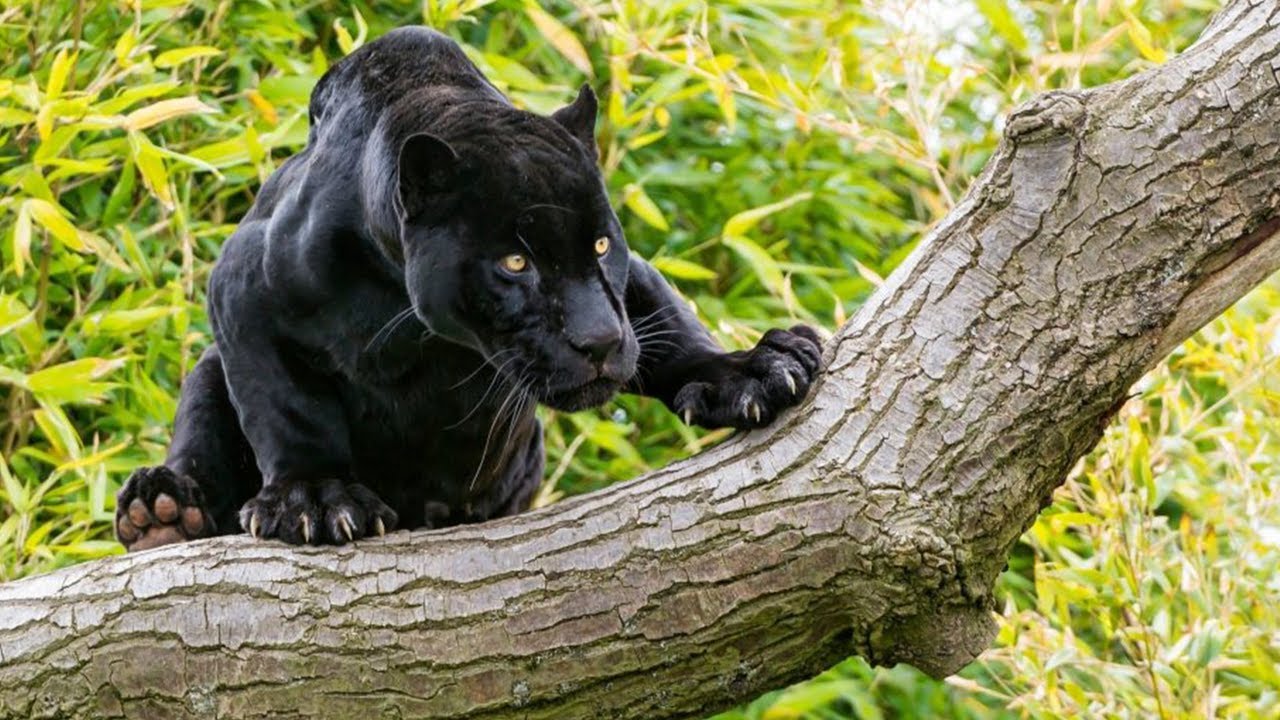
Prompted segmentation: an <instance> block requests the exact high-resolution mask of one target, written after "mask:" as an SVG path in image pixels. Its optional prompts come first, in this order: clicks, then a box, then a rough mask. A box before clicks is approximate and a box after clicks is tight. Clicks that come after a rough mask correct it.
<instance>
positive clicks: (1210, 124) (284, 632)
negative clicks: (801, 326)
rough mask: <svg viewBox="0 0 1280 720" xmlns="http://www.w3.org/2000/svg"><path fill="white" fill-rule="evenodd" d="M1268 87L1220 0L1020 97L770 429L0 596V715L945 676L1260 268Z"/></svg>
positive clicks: (461, 712)
mask: <svg viewBox="0 0 1280 720" xmlns="http://www.w3.org/2000/svg"><path fill="white" fill-rule="evenodd" d="M1278 77H1280V9H1278V8H1277V4H1276V3H1275V2H1273V1H1271V0H1268V1H1265V2H1263V1H1261V0H1254V1H1253V2H1249V1H1248V0H1238V1H1237V2H1234V3H1233V4H1231V5H1230V6H1229V7H1228V8H1227V9H1225V10H1224V11H1223V12H1222V13H1221V15H1220V17H1219V18H1218V19H1217V20H1216V21H1215V23H1214V24H1213V25H1212V26H1211V27H1210V29H1209V30H1208V31H1206V33H1205V35H1204V37H1202V38H1201V40H1200V41H1199V42H1198V43H1197V44H1196V45H1195V46H1193V47H1192V48H1191V49H1190V50H1188V51H1187V52H1186V53H1184V54H1183V55H1181V56H1179V57H1178V58H1175V59H1174V60H1171V61H1170V62H1169V63H1167V64H1165V65H1164V66H1162V67H1159V68H1157V69H1154V70H1151V71H1149V72H1147V73H1144V74H1142V75H1139V76H1137V77H1135V78H1132V79H1130V80H1127V81H1124V82H1120V83H1116V84H1113V85H1108V86H1105V87H1102V88H1098V89H1095V90H1090V91H1083V92H1052V93H1048V94H1046V95H1043V96H1041V97H1039V98H1036V99H1035V100H1034V101H1032V102H1031V103H1029V104H1028V105H1027V106H1025V107H1023V108H1021V109H1019V110H1018V111H1016V112H1015V113H1013V115H1012V116H1011V117H1010V118H1009V122H1008V125H1007V132H1006V137H1005V139H1004V142H1003V143H1002V144H1001V146H1000V148H999V149H998V151H997V152H996V154H995V156H994V157H993V158H992V160H991V162H990V163H989V165H988V167H987V168H986V170H985V171H984V172H983V174H982V176H981V178H979V180H978V181H977V182H976V183H975V184H974V185H973V187H972V188H971V189H970V191H969V193H968V194H967V195H966V197H965V198H964V200H963V201H962V202H961V203H960V204H959V205H958V206H957V207H956V209H955V210H954V211H953V212H952V213H951V214H950V215H949V216H948V217H947V218H946V219H945V220H944V221H943V222H942V223H941V224H940V225H939V226H938V227H937V228H936V230H935V231H934V232H933V233H932V234H931V236H930V237H929V238H927V239H926V240H925V241H924V242H923V243H922V244H921V246H920V247H919V248H918V249H917V250H916V252H915V253H914V254H913V255H912V256H911V257H910V258H909V259H908V260H907V261H906V262H905V263H904V265H903V266H902V267H900V268H899V269H898V271H897V272H895V273H894V274H893V276H892V277H891V278H890V280H889V281H888V282H887V283H886V284H885V286H884V287H883V288H881V289H880V290H879V291H878V292H877V293H876V294H875V295H874V296H873V297H872V298H871V300H870V301H868V303H867V304H866V306H865V307H864V308H862V310H861V311H860V312H859V313H858V314H857V316H856V317H854V318H853V320H851V321H850V322H849V323H848V325H846V326H845V327H844V328H843V329H841V331H840V332H839V334H838V335H837V336H836V338H835V339H834V341H833V342H832V343H831V345H830V346H829V347H828V349H827V353H826V360H827V371H826V373H825V374H824V375H823V377H822V378H821V379H820V381H819V383H818V385H817V387H816V388H815V391H814V393H813V395H812V397H811V398H810V400H809V401H808V402H806V403H805V404H804V405H803V406H802V407H800V408H798V409H797V411H795V412H792V413H789V414H788V415H786V416H785V417H784V418H782V419H781V420H780V421H779V422H778V423H776V424H775V425H774V426H773V427H771V428H768V429H767V430H764V431H758V432H754V433H750V434H747V435H743V436H740V437H737V438H735V439H733V440H732V441H730V442H727V443H725V444H723V445H721V446H719V447H717V448H714V449H712V450H710V451H708V452H706V453H704V454H702V455H700V456H698V457H695V458H693V459H691V460H689V461H686V462H682V463H678V464H676V465H674V466H672V467H669V468H666V469H663V470H661V471H658V472H655V473H652V474H650V475H648V476H646V477H644V478H641V479H639V480H636V481H633V482H628V483H623V484H620V485H616V486H613V487H610V488H608V489H605V490H603V491H600V492H597V493H594V494H591V495H588V496H584V497H580V498H575V499H572V500H569V501H567V502H563V503H561V504H559V505H556V506H553V507H550V508H547V509H544V510H541V511H537V512H532V513H528V514H526V515H522V516H519V517H515V518H511V519H508V520H504V521H500V522H494V523H488V524H484V525H476V526H467V527H460V528H455V529H451V530H445V531H435V532H416V533H397V534H394V535H392V536H390V537H388V538H385V539H383V540H376V541H367V542H361V543H357V544H356V545H355V546H352V547H344V548H340V549H330V548H323V549H313V548H287V547H284V546H281V545H278V544H272V543H265V542H253V541H250V540H248V539H246V538H244V537H232V538H223V539H216V540H211V541H204V542H198V543H192V544H189V545H185V546H174V547H168V548H162V549H160V550H156V551H152V552H147V553H142V554H138V555H130V556H126V557H117V558H111V559H108V560H102V561H98V562H95V563H89V564H85V565H81V566H77V567H72V568H68V569H66V570H62V571H60V572H57V573H53V574H50V575H46V576H42V577H34V578H29V579H26V580H22V581H19V582H15V583H10V584H8V585H4V586H0V717H14V718H18V717H22V718H26V717H67V716H88V715H93V716H99V717H110V716H128V717H149V716H156V717H193V718H196V717H199V718H205V717H258V716H266V715H270V714H272V713H276V714H284V715H288V716H305V717H320V716H324V717H346V716H357V715H359V716H369V715H371V714H378V715H382V714H391V715H396V716H455V717H464V716H465V717H469V718H473V717H474V718H503V717H521V718H564V717H601V716H608V717H620V718H622V717H625V718H656V717H678V716H696V715H703V714H706V713H709V712H711V711H713V710H716V709H719V708H722V707H725V706H728V705H730V704H732V703H734V702H738V701H741V700H743V699H746V698H749V697H751V696H753V695H755V694H757V693H759V692H761V691H763V690H767V689H770V688H776V687H778V686H781V685H783V684H785V683H787V682H790V681H793V680H797V679H800V678H804V677H807V676H809V675H812V674H813V673H815V672H817V671H819V670H821V669H824V668H826V667H828V666H830V665H831V664H833V663H835V662H837V661H838V660H840V659H841V658H843V657H845V656H847V655H850V654H861V655H864V656H867V657H869V658H870V659H872V660H874V661H875V662H880V663H892V662H897V661H903V660H905V661H909V662H912V663H914V664H916V665H917V666H919V667H920V668H922V669H924V670H926V671H928V672H930V673H932V674H934V675H938V676H941V675H945V674H947V673H951V672H954V671H955V670H957V669H959V668H960V667H961V666H963V665H964V664H965V663H967V662H968V661H970V660H971V659H972V658H973V657H974V656H976V655H977V654H978V653H979V652H981V651H982V649H983V648H985V647H986V646H987V644H988V643H989V642H990V639H991V633H992V629H993V621H992V619H991V612H990V609H991V607H992V585H993V582H994V580H995V578H996V575H997V574H998V572H999V571H1000V569H1001V567H1002V566H1003V564H1004V560H1005V556H1006V553H1007V552H1008V550H1009V548H1010V546H1011V545H1012V543H1013V542H1014V541H1015V540H1016V539H1017V537H1018V536H1019V534H1020V533H1021V532H1022V531H1023V530H1024V529H1025V528H1026V527H1027V526H1028V525H1029V524H1030V523H1031V522H1032V521H1033V520H1034V518H1035V515H1036V513H1037V512H1038V511H1039V509H1040V508H1041V507H1043V505H1044V504H1045V503H1046V502H1047V501H1048V498H1049V496H1050V493H1051V492H1052V490H1053V488H1055V487H1056V486H1057V485H1059V484H1060V483H1061V482H1062V480H1063V478H1064V477H1065V475H1066V473H1067V472H1068V471H1069V469H1070V468H1071V466H1072V465H1073V464H1074V463H1075V462H1076V460H1077V459H1078V458H1079V457H1080V456H1081V455H1083V454H1084V453H1085V452H1087V451H1088V450H1089V449H1090V448H1091V447H1092V446H1093V445H1094V444H1095V443H1096V441H1097V439H1098V437H1099V435H1100V433H1101V431H1102V428H1103V426H1104V425H1105V424H1106V422H1107V420H1108V419H1109V418H1110V417H1111V415H1112V414H1113V413H1114V412H1115V411H1116V410H1117V409H1118V408H1119V406H1120V405H1121V404H1122V403H1123V402H1124V401H1125V399H1126V397H1127V393H1128V391H1129V387H1130V386H1131V384H1132V383H1133V382H1134V381H1135V380H1137V379H1138V377H1139V376H1140V375H1141V374H1142V373H1143V372H1145V371H1146V370H1148V369H1149V368H1151V367H1152V366H1153V365H1154V364H1155V363H1156V362H1158V361H1159V360H1160V359H1161V358H1162V357H1163V356H1164V355H1165V354H1166V353H1167V352H1168V351H1169V350H1170V349H1171V348H1173V347H1174V346H1175V345H1176V344H1177V343H1179V342H1180V341H1182V340H1183V339H1184V338H1186V337H1187V336H1188V335H1189V334H1190V333H1191V332H1193V331H1194V330H1195V329H1196V328H1197V327H1199V326H1201V325H1202V324H1204V323H1205V322H1207V321H1208V320H1210V319H1211V318H1212V317H1214V316H1215V315H1216V314H1217V313H1219V312H1221V311H1222V310H1223V309H1225V308H1226V307H1227V306H1228V305H1229V304H1230V303H1232V302H1233V301H1234V300H1236V299H1237V298H1239V297H1240V296H1241V295H1243V294H1244V293H1245V292H1246V291H1247V290H1248V289H1249V288H1251V287H1252V286H1254V285H1256V284H1257V283H1259V282H1261V281H1262V280H1263V279H1264V278H1265V277H1266V276H1267V275H1268V274H1270V273H1271V272H1273V271H1275V270H1276V269H1277V268H1280V233H1278V232H1277V231H1278V230H1280V123H1277V122H1276V120H1275V118H1277V117H1280V87H1278V82H1277V78H1278Z"/></svg>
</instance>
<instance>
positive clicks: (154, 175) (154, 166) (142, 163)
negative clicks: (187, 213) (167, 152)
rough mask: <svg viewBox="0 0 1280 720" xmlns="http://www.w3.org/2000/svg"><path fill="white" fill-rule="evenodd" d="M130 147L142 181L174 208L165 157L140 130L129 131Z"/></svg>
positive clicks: (153, 193) (166, 204) (162, 201)
mask: <svg viewBox="0 0 1280 720" xmlns="http://www.w3.org/2000/svg"><path fill="white" fill-rule="evenodd" d="M129 148H130V150H132V153H133V162H134V164H136V165H137V166H138V172H139V173H140V174H141V175H142V181H143V182H144V183H145V184H146V186H147V189H148V190H150V191H151V194H152V195H154V196H155V197H156V199H158V200H159V201H160V202H161V203H163V204H164V206H165V207H167V208H169V209H173V192H172V191H171V190H170V189H169V171H168V170H166V169H165V166H164V158H163V157H161V155H160V152H159V150H157V149H156V146H155V145H152V144H151V141H150V140H148V139H147V136H146V135H143V134H142V133H140V132H130V133H129Z"/></svg>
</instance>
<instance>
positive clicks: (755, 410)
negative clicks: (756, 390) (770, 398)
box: [751, 402, 760, 423]
mask: <svg viewBox="0 0 1280 720" xmlns="http://www.w3.org/2000/svg"><path fill="white" fill-rule="evenodd" d="M751 414H752V415H754V416H755V418H756V422H757V423H758V422H760V404H759V403H754V402H753V403H751Z"/></svg>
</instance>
